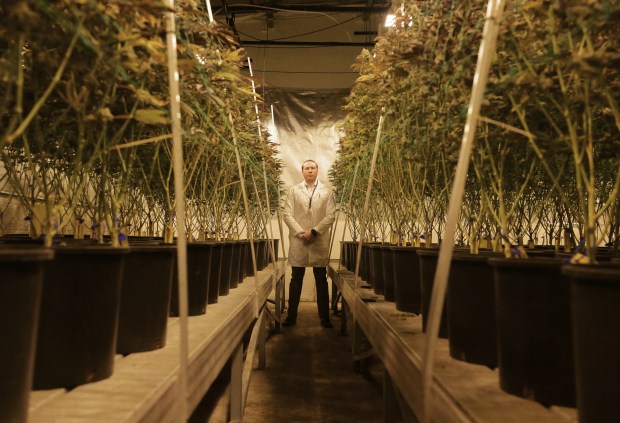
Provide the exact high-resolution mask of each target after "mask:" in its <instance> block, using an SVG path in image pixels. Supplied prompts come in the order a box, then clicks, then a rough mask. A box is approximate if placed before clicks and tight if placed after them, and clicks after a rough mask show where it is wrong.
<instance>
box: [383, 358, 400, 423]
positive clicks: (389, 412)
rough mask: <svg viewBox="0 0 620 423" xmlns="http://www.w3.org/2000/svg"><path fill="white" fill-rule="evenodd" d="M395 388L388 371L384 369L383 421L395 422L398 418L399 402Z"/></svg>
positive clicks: (386, 422)
mask: <svg viewBox="0 0 620 423" xmlns="http://www.w3.org/2000/svg"><path fill="white" fill-rule="evenodd" d="M394 389H395V387H394V384H393V383H392V378H391V377H390V374H389V373H388V371H387V370H385V369H383V421H384V423H392V422H395V421H396V419H397V418H398V400H397V399H396V392H395V391H394Z"/></svg>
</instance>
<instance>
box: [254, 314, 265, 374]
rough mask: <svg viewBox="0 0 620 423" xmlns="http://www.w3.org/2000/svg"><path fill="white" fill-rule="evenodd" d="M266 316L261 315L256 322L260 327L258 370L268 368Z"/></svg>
mask: <svg viewBox="0 0 620 423" xmlns="http://www.w3.org/2000/svg"><path fill="white" fill-rule="evenodd" d="M265 314H266V313H261V316H260V317H259V318H258V322H256V324H257V325H259V327H258V370H265V369H266V368H267V354H266V349H265V342H266V340H267V334H266V330H265Z"/></svg>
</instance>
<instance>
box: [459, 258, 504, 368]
mask: <svg viewBox="0 0 620 423" xmlns="http://www.w3.org/2000/svg"><path fill="white" fill-rule="evenodd" d="M489 254H490V253H486V254H484V255H471V254H464V253H455V254H454V255H453V256H452V263H451V268H450V276H449V277H448V302H449V303H450V308H449V309H448V333H449V334H450V339H449V345H450V356H452V357H453V358H456V359H457V360H461V361H466V362H468V363H475V364H483V365H485V366H488V367H490V368H495V367H497V328H496V322H495V284H494V281H493V268H492V267H491V266H489V264H488V262H487V259H488V256H489ZM497 255H499V254H497Z"/></svg>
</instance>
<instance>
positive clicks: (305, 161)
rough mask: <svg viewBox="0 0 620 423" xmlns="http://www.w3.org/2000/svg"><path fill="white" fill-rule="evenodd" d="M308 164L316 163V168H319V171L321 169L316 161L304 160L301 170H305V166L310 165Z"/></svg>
mask: <svg viewBox="0 0 620 423" xmlns="http://www.w3.org/2000/svg"><path fill="white" fill-rule="evenodd" d="M308 162H312V163H314V165H315V166H316V168H317V169H318V168H319V165H318V164H317V162H315V161H314V160H312V159H308V160H304V162H303V163H302V164H301V170H304V165H305V164H306V163H308Z"/></svg>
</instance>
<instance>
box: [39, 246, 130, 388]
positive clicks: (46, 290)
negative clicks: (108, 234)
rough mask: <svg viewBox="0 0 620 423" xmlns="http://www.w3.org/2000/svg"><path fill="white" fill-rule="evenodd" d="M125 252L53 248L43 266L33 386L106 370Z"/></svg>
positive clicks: (68, 382) (110, 366)
mask: <svg viewBox="0 0 620 423" xmlns="http://www.w3.org/2000/svg"><path fill="white" fill-rule="evenodd" d="M128 252H129V249H128V248H111V247H99V246H97V247H95V246H90V247H78V246H72V247H57V248H54V253H55V256H54V260H52V261H51V262H49V263H47V265H46V266H45V278H44V283H43V296H42V299H41V314H40V319H39V333H38V337H37V353H36V360H35V370H34V382H33V389H53V388H73V387H75V386H78V385H82V384H85V383H89V382H95V381H98V380H102V379H106V378H108V377H109V376H111V375H112V372H113V370H114V355H115V353H116V334H117V328H118V315H119V314H118V313H119V303H120V292H121V282H122V276H123V256H124V255H125V254H127V253H128Z"/></svg>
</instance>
